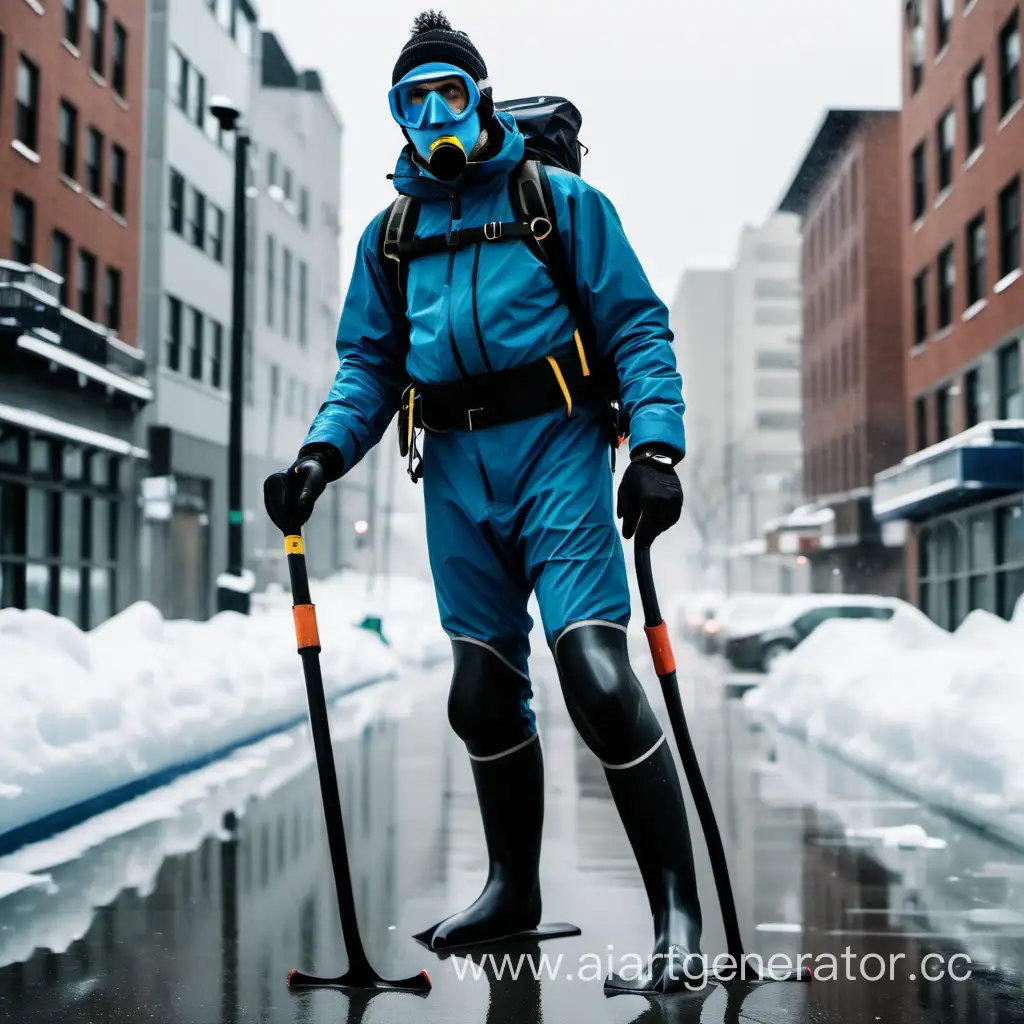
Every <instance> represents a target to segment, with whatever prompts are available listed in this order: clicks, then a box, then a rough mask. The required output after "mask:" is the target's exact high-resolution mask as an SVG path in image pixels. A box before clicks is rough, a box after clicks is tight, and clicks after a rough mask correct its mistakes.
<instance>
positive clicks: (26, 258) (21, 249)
mask: <svg viewBox="0 0 1024 1024" xmlns="http://www.w3.org/2000/svg"><path fill="white" fill-rule="evenodd" d="M11 258H12V259H13V260H14V261H15V262H16V263H25V264H29V263H35V261H36V204H35V203H33V202H32V200H31V199H29V197H28V196H23V195H22V194H21V193H20V192H15V193H14V206H13V208H12V217H11Z"/></svg>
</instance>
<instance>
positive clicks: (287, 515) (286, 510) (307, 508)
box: [263, 455, 327, 536]
mask: <svg viewBox="0 0 1024 1024" xmlns="http://www.w3.org/2000/svg"><path fill="white" fill-rule="evenodd" d="M326 486H327V470H326V469H325V468H324V464H323V462H322V461H321V460H320V459H318V458H317V457H316V456H315V455H304V456H301V457H300V458H298V459H296V460H295V462H293V463H292V464H291V465H290V466H289V467H288V468H287V469H282V470H280V471H279V472H277V473H271V474H270V476H268V477H267V479H266V480H264V481H263V504H264V505H265V506H266V509H267V515H268V516H270V519H271V521H272V522H273V524H274V525H275V526H276V527H277V528H278V529H279V530H280V531H281V532H282V533H283V534H285V535H286V536H290V535H292V534H296V533H298V532H299V531H300V530H301V529H302V527H303V526H305V525H306V523H307V521H308V520H309V517H310V516H311V515H312V514H313V506H314V505H315V504H316V499H317V498H319V497H320V495H321V494H323V492H324V488H325V487H326Z"/></svg>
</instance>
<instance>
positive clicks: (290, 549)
mask: <svg viewBox="0 0 1024 1024" xmlns="http://www.w3.org/2000/svg"><path fill="white" fill-rule="evenodd" d="M284 553H285V554H286V555H304V554H305V553H306V549H305V548H304V547H303V546H302V538H301V537H300V536H298V535H297V534H292V535H291V536H289V537H285V539H284Z"/></svg>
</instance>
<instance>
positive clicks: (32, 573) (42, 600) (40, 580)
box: [25, 565, 52, 612]
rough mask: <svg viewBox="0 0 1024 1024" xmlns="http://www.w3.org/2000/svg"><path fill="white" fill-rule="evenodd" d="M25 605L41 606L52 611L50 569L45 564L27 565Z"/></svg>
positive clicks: (29, 606) (28, 606)
mask: <svg viewBox="0 0 1024 1024" xmlns="http://www.w3.org/2000/svg"><path fill="white" fill-rule="evenodd" d="M25 607H26V608H41V609H42V610H43V611H47V612H48V611H51V610H52V609H51V607H50V570H49V567H48V566H45V565H26V566H25Z"/></svg>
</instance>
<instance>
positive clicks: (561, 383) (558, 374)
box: [544, 356, 572, 416]
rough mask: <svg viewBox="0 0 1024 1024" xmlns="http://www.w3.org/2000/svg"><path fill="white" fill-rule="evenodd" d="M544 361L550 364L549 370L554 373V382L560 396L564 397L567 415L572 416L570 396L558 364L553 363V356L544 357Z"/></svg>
mask: <svg viewBox="0 0 1024 1024" xmlns="http://www.w3.org/2000/svg"><path fill="white" fill-rule="evenodd" d="M544 358H545V359H547V361H548V362H549V363H550V364H551V369H552V370H554V371H555V380H557V381H558V386H559V387H560V388H561V389H562V394H563V395H564V396H565V404H566V405H567V406H568V409H569V411H568V415H569V416H571V415H572V395H570V394H569V388H568V387H567V386H566V383H565V378H564V377H563V376H562V371H561V370H560V369H559V367H558V363H557V362H555V357H554V356H545V357H544Z"/></svg>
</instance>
